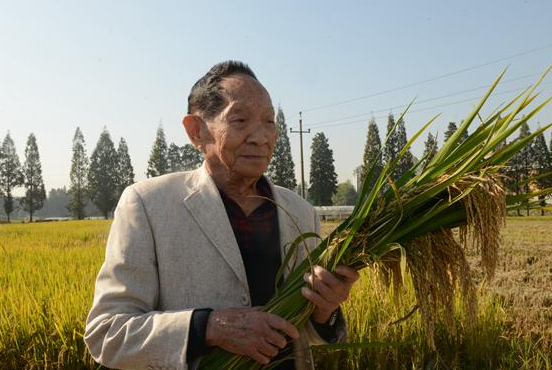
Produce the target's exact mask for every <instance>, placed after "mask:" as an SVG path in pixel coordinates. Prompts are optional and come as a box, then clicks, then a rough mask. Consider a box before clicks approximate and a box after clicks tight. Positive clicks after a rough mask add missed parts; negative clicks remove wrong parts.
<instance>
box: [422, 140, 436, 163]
mask: <svg viewBox="0 0 552 370" xmlns="http://www.w3.org/2000/svg"><path fill="white" fill-rule="evenodd" d="M438 149H439V147H438V144H437V138H436V137H435V136H433V134H432V133H431V132H430V133H428V134H427V139H426V141H425V143H424V154H423V155H422V158H424V163H423V166H426V165H427V164H428V163H429V161H431V160H432V159H433V157H435V153H437V150H438Z"/></svg>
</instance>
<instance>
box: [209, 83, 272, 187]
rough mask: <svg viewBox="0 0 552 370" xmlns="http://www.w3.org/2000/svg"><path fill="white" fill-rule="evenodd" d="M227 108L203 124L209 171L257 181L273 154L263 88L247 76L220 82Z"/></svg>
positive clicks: (268, 108)
mask: <svg viewBox="0 0 552 370" xmlns="http://www.w3.org/2000/svg"><path fill="white" fill-rule="evenodd" d="M221 87H222V95H223V96H224V98H225V99H226V102H227V105H226V106H225V107H224V108H223V110H222V111H221V112H220V113H219V114H218V115H217V116H215V117H214V118H213V119H211V120H208V121H207V124H206V130H207V131H208V132H207V133H206V134H207V135H205V138H206V139H205V141H204V142H203V146H204V156H205V160H206V161H207V165H208V166H209V168H210V170H211V171H212V172H215V173H216V172H223V171H224V172H230V174H231V175H233V176H238V177H243V178H259V177H261V176H262V174H263V173H264V172H265V170H266V168H267V167H268V163H269V162H270V158H271V157H272V152H273V151H274V145H275V143H276V138H277V128H276V125H275V122H274V108H273V107H272V102H271V101H270V96H269V95H268V92H267V91H266V90H265V88H264V87H263V86H262V85H261V84H260V83H259V82H258V81H256V80H255V79H254V78H251V77H250V76H247V75H242V74H240V75H234V76H229V77H226V78H224V79H223V81H222V82H221Z"/></svg>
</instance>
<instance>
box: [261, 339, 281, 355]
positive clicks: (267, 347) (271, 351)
mask: <svg viewBox="0 0 552 370" xmlns="http://www.w3.org/2000/svg"><path fill="white" fill-rule="evenodd" d="M257 350H258V351H259V352H260V353H261V354H262V355H265V356H267V357H268V358H272V357H274V356H276V355H277V354H278V347H276V346H274V345H272V344H270V343H268V342H267V341H266V340H264V339H261V340H260V341H259V342H258V343H257Z"/></svg>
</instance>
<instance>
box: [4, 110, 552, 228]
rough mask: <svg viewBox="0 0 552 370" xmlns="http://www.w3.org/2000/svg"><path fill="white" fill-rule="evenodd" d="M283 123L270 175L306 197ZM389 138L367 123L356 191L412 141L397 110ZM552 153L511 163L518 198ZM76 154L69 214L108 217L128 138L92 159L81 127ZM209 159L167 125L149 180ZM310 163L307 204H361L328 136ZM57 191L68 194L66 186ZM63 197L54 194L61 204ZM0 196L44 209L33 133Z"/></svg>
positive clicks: (431, 139)
mask: <svg viewBox="0 0 552 370" xmlns="http://www.w3.org/2000/svg"><path fill="white" fill-rule="evenodd" d="M276 125H277V128H278V132H279V136H278V139H277V141H276V145H275V148H274V154H273V157H272V160H271V162H270V164H269V166H268V169H267V173H266V175H267V177H268V178H270V180H271V181H272V182H273V183H274V184H276V185H280V186H283V187H286V188H288V189H292V190H295V191H297V192H298V193H300V189H301V184H298V183H297V181H296V177H295V164H294V162H293V158H292V155H291V145H290V140H289V136H288V127H287V125H286V120H285V116H284V112H283V110H282V108H281V107H278V110H277V114H276ZM456 130H457V125H456V123H455V122H450V123H449V124H448V127H447V130H446V131H445V133H444V140H445V141H446V140H447V139H448V138H449V137H450V136H451V135H452V134H453V133H454V132H455V131H456ZM467 135H468V133H467V132H466V133H465V134H464V138H467ZM528 135H530V129H529V126H528V125H527V123H525V124H524V125H523V126H522V127H521V129H520V132H519V136H518V138H517V139H516V140H519V139H522V138H524V137H527V136H528ZM385 137H386V138H387V143H386V145H385V146H383V143H382V139H381V137H380V134H379V130H378V126H377V124H376V121H375V119H371V120H370V121H369V122H368V127H367V135H366V144H365V146H364V153H363V158H362V162H361V164H360V165H359V166H358V168H357V170H356V171H355V174H356V177H357V186H356V188H359V187H360V186H361V185H362V179H364V178H365V177H366V173H367V171H368V169H369V168H371V167H372V166H374V172H375V174H374V175H375V176H377V175H378V174H379V173H380V172H381V171H382V169H383V166H384V164H385V163H387V162H391V161H394V160H395V159H396V158H397V157H398V155H399V152H400V150H401V149H402V148H403V147H404V145H405V144H406V143H407V142H408V137H407V134H406V128H405V122H404V120H403V119H400V120H399V121H398V122H397V121H396V120H395V117H394V116H393V114H391V113H390V114H389V115H388V117H387V134H386V136H385ZM382 148H383V150H382ZM437 150H438V138H437V135H434V134H433V133H432V132H429V133H428V135H427V138H426V140H425V143H424V151H423V154H422V157H421V158H420V159H418V158H416V157H414V155H413V154H412V153H411V152H410V150H408V151H407V152H406V153H405V154H404V155H403V156H402V157H401V159H400V160H399V162H398V164H397V166H396V168H395V170H394V172H393V176H392V177H393V179H394V180H397V179H400V178H401V177H402V176H408V172H409V171H414V170H415V168H416V167H415V166H414V165H415V164H416V163H418V164H419V166H424V165H425V164H426V163H428V162H429V161H430V160H431V158H433V156H434V155H435V153H436V152H437ZM551 151H552V140H551V142H550V148H549V147H548V145H547V144H546V141H545V138H544V135H543V134H540V135H539V136H537V137H536V138H535V139H534V140H533V143H532V144H531V145H529V146H527V147H525V148H524V149H523V150H522V151H520V152H519V153H517V154H516V155H515V156H514V158H513V159H512V160H511V162H510V163H509V166H508V167H506V168H504V169H503V170H502V172H503V174H504V176H505V177H504V178H505V182H506V184H507V185H508V186H509V188H511V189H512V192H513V193H516V194H519V193H522V192H527V191H529V190H531V189H535V188H536V189H543V188H546V187H549V186H552V175H551V174H550V172H551V171H552V155H551ZM72 152H73V154H72V158H71V170H70V175H69V177H70V186H69V190H68V195H69V197H68V199H69V200H68V202H67V205H66V208H67V210H68V211H69V213H70V214H71V215H72V216H73V217H74V218H76V219H83V218H85V217H86V216H87V207H88V208H89V207H90V206H89V205H90V203H92V204H93V205H94V206H95V207H96V208H97V209H98V210H99V212H100V214H101V215H103V216H104V217H105V218H107V217H108V216H109V215H110V213H111V212H113V210H114V209H115V206H116V204H117V202H118V199H119V197H120V195H121V193H122V192H123V190H124V189H125V187H127V186H128V185H131V184H133V183H134V182H135V176H134V169H133V166H132V163H131V159H130V155H129V153H128V146H127V143H126V141H125V139H124V138H121V139H120V140H119V143H118V147H117V148H115V145H114V143H113V141H112V139H111V136H110V134H109V132H108V131H107V129H106V128H104V130H103V131H102V133H101V134H100V138H99V140H98V142H97V144H96V147H95V148H94V150H93V152H92V155H91V156H90V157H88V156H87V153H86V144H85V140H84V136H83V134H82V131H81V130H80V128H79V127H77V129H76V131H75V134H74V136H73V142H72ZM202 161H203V157H202V154H201V152H199V151H198V150H197V149H195V147H194V146H193V145H191V144H186V145H184V146H178V145H176V144H174V143H172V142H171V143H170V144H169V145H167V141H166V138H165V133H164V131H163V127H162V126H161V125H160V126H159V127H158V129H157V133H156V137H155V140H154V143H153V147H152V150H151V153H150V157H149V160H148V165H147V170H146V176H147V177H155V176H160V175H163V174H166V173H171V172H176V171H185V170H192V169H195V168H197V167H199V166H200V165H201V163H202ZM310 162H311V166H310V173H309V185H308V186H306V188H307V194H306V198H307V200H309V201H310V202H311V203H312V204H313V205H316V206H326V205H353V204H354V203H355V201H356V196H357V194H356V190H355V186H353V185H352V184H351V183H350V182H349V181H348V182H345V183H341V184H338V182H337V174H336V172H335V166H334V158H333V151H332V149H331V148H330V144H329V140H328V138H327V137H326V135H325V134H324V133H323V132H318V133H316V134H315V135H314V137H313V139H312V143H311V157H310ZM419 162H420V163H419ZM533 177H535V178H536V180H535V181H529V180H528V179H530V178H533ZM17 187H24V189H25V195H24V196H23V197H20V198H19V199H15V197H14V196H13V192H14V189H15V188H17ZM53 190H56V191H57V192H61V193H62V192H63V190H62V189H53ZM61 193H60V194H61ZM60 194H57V193H56V194H54V195H56V196H58V198H60V199H61V198H62V197H61V195H60ZM0 196H1V197H2V199H3V207H4V211H5V213H6V215H7V219H8V221H9V220H10V214H11V213H12V212H13V211H14V209H15V206H16V204H18V205H19V207H20V208H21V209H23V210H24V211H25V212H27V213H28V214H29V218H30V220H31V221H32V220H33V215H34V214H35V213H36V212H37V211H38V210H40V209H41V208H42V207H43V205H44V201H45V200H46V192H45V187H44V181H43V178H42V169H41V163H40V155H39V151H38V146H37V141H36V137H35V135H34V134H32V133H31V134H30V135H29V137H28V139H27V143H26V147H25V159H24V162H23V164H21V163H20V161H19V158H18V155H17V152H16V150H15V145H14V142H13V140H12V138H11V136H10V134H9V132H8V134H7V135H6V137H5V138H4V140H3V142H2V146H1V147H0ZM539 202H540V203H541V205H543V206H544V205H546V199H545V197H544V196H540V197H539ZM528 208H529V207H528ZM527 212H528V211H527ZM519 213H520V211H519V210H518V214H519Z"/></svg>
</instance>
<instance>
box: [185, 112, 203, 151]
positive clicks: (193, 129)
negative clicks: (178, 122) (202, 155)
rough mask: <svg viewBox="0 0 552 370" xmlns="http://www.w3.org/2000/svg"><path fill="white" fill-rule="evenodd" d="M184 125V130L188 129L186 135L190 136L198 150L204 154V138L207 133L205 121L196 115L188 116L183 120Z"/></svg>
mask: <svg viewBox="0 0 552 370" xmlns="http://www.w3.org/2000/svg"><path fill="white" fill-rule="evenodd" d="M182 125H183V126H184V129H186V133H187V134H188V137H189V138H190V141H191V142H192V144H194V146H195V147H196V149H198V150H199V151H201V152H203V149H204V146H203V144H204V143H203V141H204V137H203V136H204V132H205V131H204V129H205V128H204V127H203V126H204V125H205V121H203V119H201V117H199V116H197V115H195V114H187V115H185V116H184V118H183V119H182Z"/></svg>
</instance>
